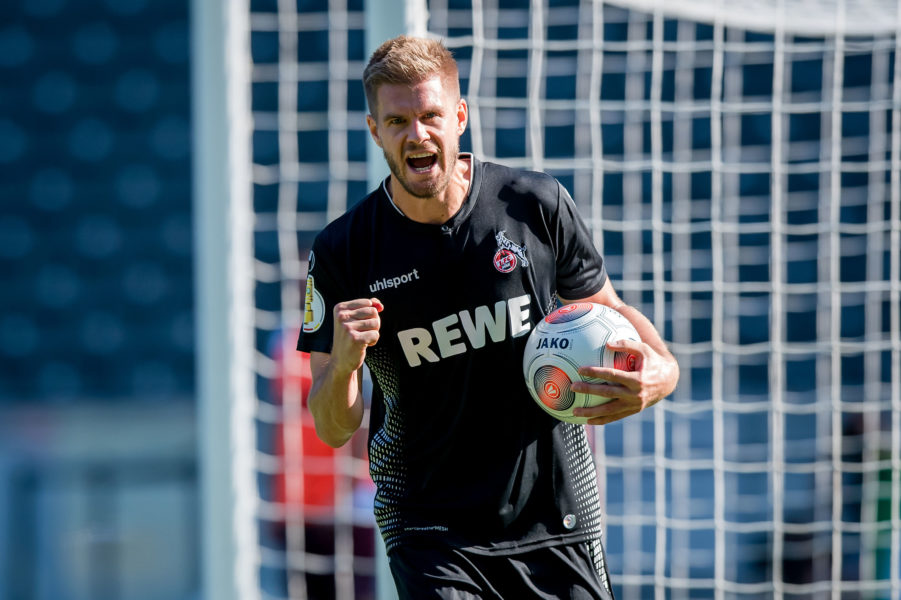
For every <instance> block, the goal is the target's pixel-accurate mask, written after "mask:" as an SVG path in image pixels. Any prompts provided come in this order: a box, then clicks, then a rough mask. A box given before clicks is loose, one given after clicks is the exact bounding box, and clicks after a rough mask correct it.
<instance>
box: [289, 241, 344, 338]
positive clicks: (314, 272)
mask: <svg viewBox="0 0 901 600" xmlns="http://www.w3.org/2000/svg"><path fill="white" fill-rule="evenodd" d="M321 238H322V236H321V235H320V236H317V238H316V240H315V241H314V242H313V250H312V251H311V252H310V259H309V263H308V265H307V281H306V288H305V290H304V307H303V327H301V330H300V336H299V338H298V340H297V349H298V350H300V351H301V352H331V350H332V331H333V329H334V323H333V314H332V309H333V308H334V306H335V304H336V303H337V302H338V300H336V298H338V297H339V296H340V293H341V291H340V289H339V281H340V280H339V279H338V278H337V276H336V273H335V269H334V266H333V264H332V262H331V261H332V257H331V256H330V254H329V252H328V249H327V246H326V245H325V244H324V243H323V242H322V240H321Z"/></svg>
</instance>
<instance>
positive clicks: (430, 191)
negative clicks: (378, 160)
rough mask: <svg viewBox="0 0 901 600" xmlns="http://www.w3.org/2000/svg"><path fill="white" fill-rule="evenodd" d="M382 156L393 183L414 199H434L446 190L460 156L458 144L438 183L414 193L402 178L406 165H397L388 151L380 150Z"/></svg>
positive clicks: (403, 177) (404, 178)
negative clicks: (397, 183)
mask: <svg viewBox="0 0 901 600" xmlns="http://www.w3.org/2000/svg"><path fill="white" fill-rule="evenodd" d="M382 154H384V155H385V162H386V163H388V169H389V170H390V171H391V174H392V175H394V179H395V181H397V182H399V183H400V185H401V187H403V188H404V190H406V191H407V193H408V194H410V195H411V196H413V197H414V198H435V197H437V196H438V194H440V193H441V192H443V191H444V190H446V189H447V186H449V185H450V180H451V177H453V176H454V168H455V167H456V166H457V157H458V156H459V155H460V144H459V143H457V144H456V145H455V146H454V148H453V154H452V155H451V156H452V158H451V163H450V164H449V165H448V168H447V172H446V173H445V174H444V178H443V179H439V180H438V181H436V182H434V183H431V184H430V185H429V186H428V187H426V188H425V191H422V190H421V189H420V191H416V190H414V189H411V187H410V184H409V183H408V182H407V179H406V177H405V176H404V169H403V167H404V166H406V165H399V164H397V163H396V162H395V161H394V159H393V158H392V157H391V155H389V154H388V151H387V150H385V149H384V148H382Z"/></svg>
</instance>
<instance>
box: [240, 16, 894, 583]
mask: <svg viewBox="0 0 901 600" xmlns="http://www.w3.org/2000/svg"><path fill="white" fill-rule="evenodd" d="M251 4H252V13H251V27H252V30H253V32H252V58H253V81H254V83H253V111H254V114H253V117H254V122H255V135H254V178H255V192H254V212H255V230H256V244H255V258H256V264H257V292H256V298H257V300H256V302H257V304H256V315H257V322H256V325H257V332H258V345H257V350H258V356H259V369H258V393H259V395H260V402H259V411H258V414H257V421H258V431H259V439H260V440H261V442H260V451H259V454H258V460H257V466H258V470H259V477H258V479H259V482H260V487H259V490H258V491H259V494H260V497H261V501H262V502H261V506H262V509H261V510H262V514H261V515H260V524H261V548H262V566H261V582H262V588H263V590H264V596H265V597H271V598H277V597H278V598H280V597H288V596H291V597H294V598H305V597H310V598H319V597H336V598H363V597H369V596H371V595H372V588H371V585H372V584H371V577H372V574H373V565H372V558H371V556H372V547H371V544H372V542H371V539H370V538H367V537H366V536H367V535H371V532H372V525H371V517H370V516H369V512H368V507H367V506H366V505H367V502H369V501H370V496H369V494H370V488H369V487H368V485H369V484H368V481H367V479H366V474H365V473H366V464H365V460H364V457H363V454H362V444H356V445H353V446H352V447H350V448H348V449H342V450H341V451H339V452H338V453H337V454H336V455H334V456H333V455H331V454H329V453H324V454H323V453H322V452H321V449H317V448H316V447H315V445H314V440H313V439H312V437H311V433H310V430H309V428H308V427H306V426H304V425H303V423H302V422H301V421H302V417H301V415H302V414H304V413H303V411H302V410H301V399H302V396H303V386H304V384H303V383H302V380H303V377H302V373H301V372H300V371H301V366H299V365H297V364H296V361H287V362H286V361H282V360H279V356H288V355H290V354H291V353H292V351H293V345H294V342H295V338H294V335H295V334H294V332H295V331H296V330H297V328H298V327H299V326H300V323H301V322H302V318H303V315H302V314H301V307H302V301H303V299H302V297H301V293H302V292H301V290H302V289H303V287H302V282H303V278H304V276H305V269H306V265H305V260H306V252H307V249H308V248H309V246H310V244H311V241H312V236H313V235H314V234H315V233H316V232H317V231H318V230H319V229H320V228H321V227H322V226H324V225H325V223H326V222H328V220H330V219H331V218H333V217H335V216H336V215H338V214H340V213H341V212H342V211H344V210H345V209H346V208H347V206H349V205H351V204H353V202H355V201H356V200H357V199H359V198H362V197H363V196H364V195H365V193H366V192H367V189H366V183H365V181H366V167H365V146H366V135H367V133H366V131H365V128H364V127H365V125H364V114H365V110H366V109H365V105H364V100H363V96H362V89H361V85H360V84H359V78H360V75H361V73H362V68H363V63H364V61H365V59H366V57H365V56H364V51H363V48H364V43H363V27H364V24H363V15H362V4H360V3H357V4H353V3H344V2H342V1H341V0H333V1H331V2H329V3H327V4H326V3H325V2H300V3H297V2H293V1H284V2H278V4H277V5H275V4H272V3H266V2H258V3H251ZM626 4H629V5H630V6H631V7H630V6H626ZM898 6H899V4H898V3H897V2H889V1H886V2H878V1H875V0H874V1H872V2H853V3H852V2H845V3H842V2H816V3H813V2H802V1H797V2H789V1H785V2H756V3H752V2H744V3H736V2H725V1H723V2H714V1H712V0H708V1H704V2H701V1H697V2H666V3H665V4H664V3H663V2H653V1H651V0H648V1H647V2H631V3H625V2H615V3H605V2H598V1H590V0H585V1H579V0H556V1H553V2H551V1H549V0H548V1H546V2H543V1H540V0H536V1H533V2H527V1H526V0H446V1H442V0H437V1H433V2H430V3H429V21H428V27H429V31H430V34H431V35H436V36H440V37H442V38H444V39H445V41H446V42H447V44H448V45H449V46H450V47H451V48H452V49H453V50H455V53H456V54H457V57H458V60H459V62H460V66H461V75H462V78H463V90H464V93H465V94H466V96H467V99H468V101H469V104H470V108H471V125H470V130H469V132H468V133H467V135H466V137H465V138H464V140H463V148H464V149H466V148H469V149H472V150H473V151H474V152H475V153H476V154H477V155H479V156H480V157H481V158H483V159H484V160H497V161H500V162H504V163H506V164H510V165H514V166H522V167H527V168H535V169H542V170H546V171H548V172H550V173H552V174H553V175H555V176H557V177H558V178H559V179H560V180H561V181H562V182H563V183H564V184H565V185H566V186H567V187H568V188H569V189H570V190H571V191H572V194H573V197H574V198H575V200H576V202H577V204H578V205H579V206H580V209H581V210H582V212H583V215H584V216H585V218H586V219H587V220H588V222H589V223H590V225H591V227H592V229H593V231H594V232H595V239H596V242H597V244H598V246H599V248H600V249H601V250H602V252H603V254H604V255H605V257H606V260H607V266H608V270H609V272H610V274H611V276H612V279H613V281H614V284H615V286H616V287H617V289H618V290H619V291H620V293H621V295H622V296H623V297H624V299H625V300H626V301H627V302H629V303H630V304H632V305H634V306H637V307H638V308H640V309H641V310H642V311H643V312H644V313H645V314H647V315H648V316H649V317H650V318H651V319H652V320H653V321H654V322H655V324H656V325H657V326H658V328H659V329H660V330H661V332H662V333H663V335H664V337H665V339H667V340H670V341H671V346H672V349H673V350H674V352H675V353H676V355H677V357H678V358H679V361H680V364H681V366H682V379H681V382H680V385H679V388H678V389H677V391H676V393H675V394H674V395H673V397H672V398H671V399H670V400H668V401H666V402H663V403H661V404H660V405H658V406H657V407H655V408H654V409H653V410H652V411H648V412H647V413H644V414H641V415H639V416H636V417H632V418H630V419H628V420H626V421H625V422H622V423H618V424H615V425H611V426H608V427H605V428H601V429H595V430H593V431H594V437H595V445H596V448H597V459H598V465H599V470H600V486H601V489H602V493H603V497H604V498H603V499H604V503H605V510H606V539H605V543H606V546H607V550H608V554H609V564H610V566H611V568H612V571H613V581H614V585H615V589H616V592H617V596H618V597H619V598H621V599H623V598H625V599H629V598H772V597H776V598H813V597H818V598H820V597H829V596H831V597H833V598H876V599H883V598H884V599H890V598H891V599H894V598H899V597H901V180H899V178H901V175H899V174H901V84H899V80H901V77H899V71H901V67H899V61H898V57H899V44H901V42H899V35H898V30H899V27H901V25H899V9H898ZM664 8H665V11H666V12H663V11H664ZM279 334H284V335H283V336H282V337H279ZM284 368H288V369H289V370H290V371H293V375H291V376H289V377H282V374H283V370H282V369H284ZM286 420H287V421H286ZM364 437H365V432H361V434H360V435H359V436H358V439H362V438H364ZM283 456H288V457H289V459H288V460H283V459H282V457H283ZM286 471H287V477H285V476H284V474H285V472H286ZM280 490H281V491H280Z"/></svg>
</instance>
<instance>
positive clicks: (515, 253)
mask: <svg viewBox="0 0 901 600" xmlns="http://www.w3.org/2000/svg"><path fill="white" fill-rule="evenodd" d="M506 233H507V232H506V230H501V231H499V232H498V233H497V235H495V236H494V239H495V240H497V252H495V253H494V268H495V269H497V270H498V271H500V272H501V273H509V272H510V271H512V270H513V269H515V268H516V265H517V264H518V262H519V261H521V262H522V266H524V267H528V266H529V259H528V258H526V247H525V245H522V246H520V245H519V244H517V243H515V242H513V241H511V240H510V239H508V238H507V235H506ZM517 259H518V260H517Z"/></svg>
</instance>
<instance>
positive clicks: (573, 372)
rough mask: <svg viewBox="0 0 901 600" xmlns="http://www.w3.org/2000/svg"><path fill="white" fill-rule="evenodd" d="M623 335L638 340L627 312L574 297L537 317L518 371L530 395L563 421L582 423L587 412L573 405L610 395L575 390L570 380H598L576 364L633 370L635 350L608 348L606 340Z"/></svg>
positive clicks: (591, 403) (599, 400) (601, 401)
mask: <svg viewBox="0 0 901 600" xmlns="http://www.w3.org/2000/svg"><path fill="white" fill-rule="evenodd" d="M624 339H625V340H635V341H641V338H640V337H639V336H638V332H637V331H635V327H633V326H632V324H631V323H630V322H629V321H628V320H627V319H626V317H624V316H623V315H622V314H620V313H619V312H618V311H616V310H614V309H612V308H610V307H608V306H604V305H603V304H594V303H591V302H576V303H574V304H567V305H565V306H562V307H560V308H558V309H557V310H555V311H554V312H552V313H551V314H549V315H548V316H547V317H545V318H544V320H542V321H541V322H540V323H538V325H537V326H536V327H535V328H534V329H533V330H532V333H531V334H529V340H528V342H527V343H526V350H525V353H524V354H523V357H522V371H523V376H524V377H525V380H526V387H528V388H529V393H530V394H531V395H532V398H533V399H534V400H535V402H537V403H538V406H540V407H541V408H543V409H544V410H545V411H546V412H547V413H549V414H551V415H552V416H554V417H556V418H557V419H560V420H561V421H568V422H570V423H586V422H587V421H588V419H587V418H586V417H576V416H573V409H574V408H576V407H587V406H597V405H599V404H604V403H605V402H609V399H607V398H602V397H601V396H593V395H591V394H579V393H576V392H574V391H572V389H570V385H571V383H572V382H574V381H587V382H590V383H598V382H601V381H602V380H600V379H595V378H593V377H583V376H581V375H579V373H578V369H579V367H585V366H591V365H595V366H603V367H615V368H617V369H622V370H623V371H634V370H635V362H636V357H635V356H634V355H632V354H629V353H627V352H613V351H612V350H608V349H607V343H608V342H612V341H616V340H624Z"/></svg>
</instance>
